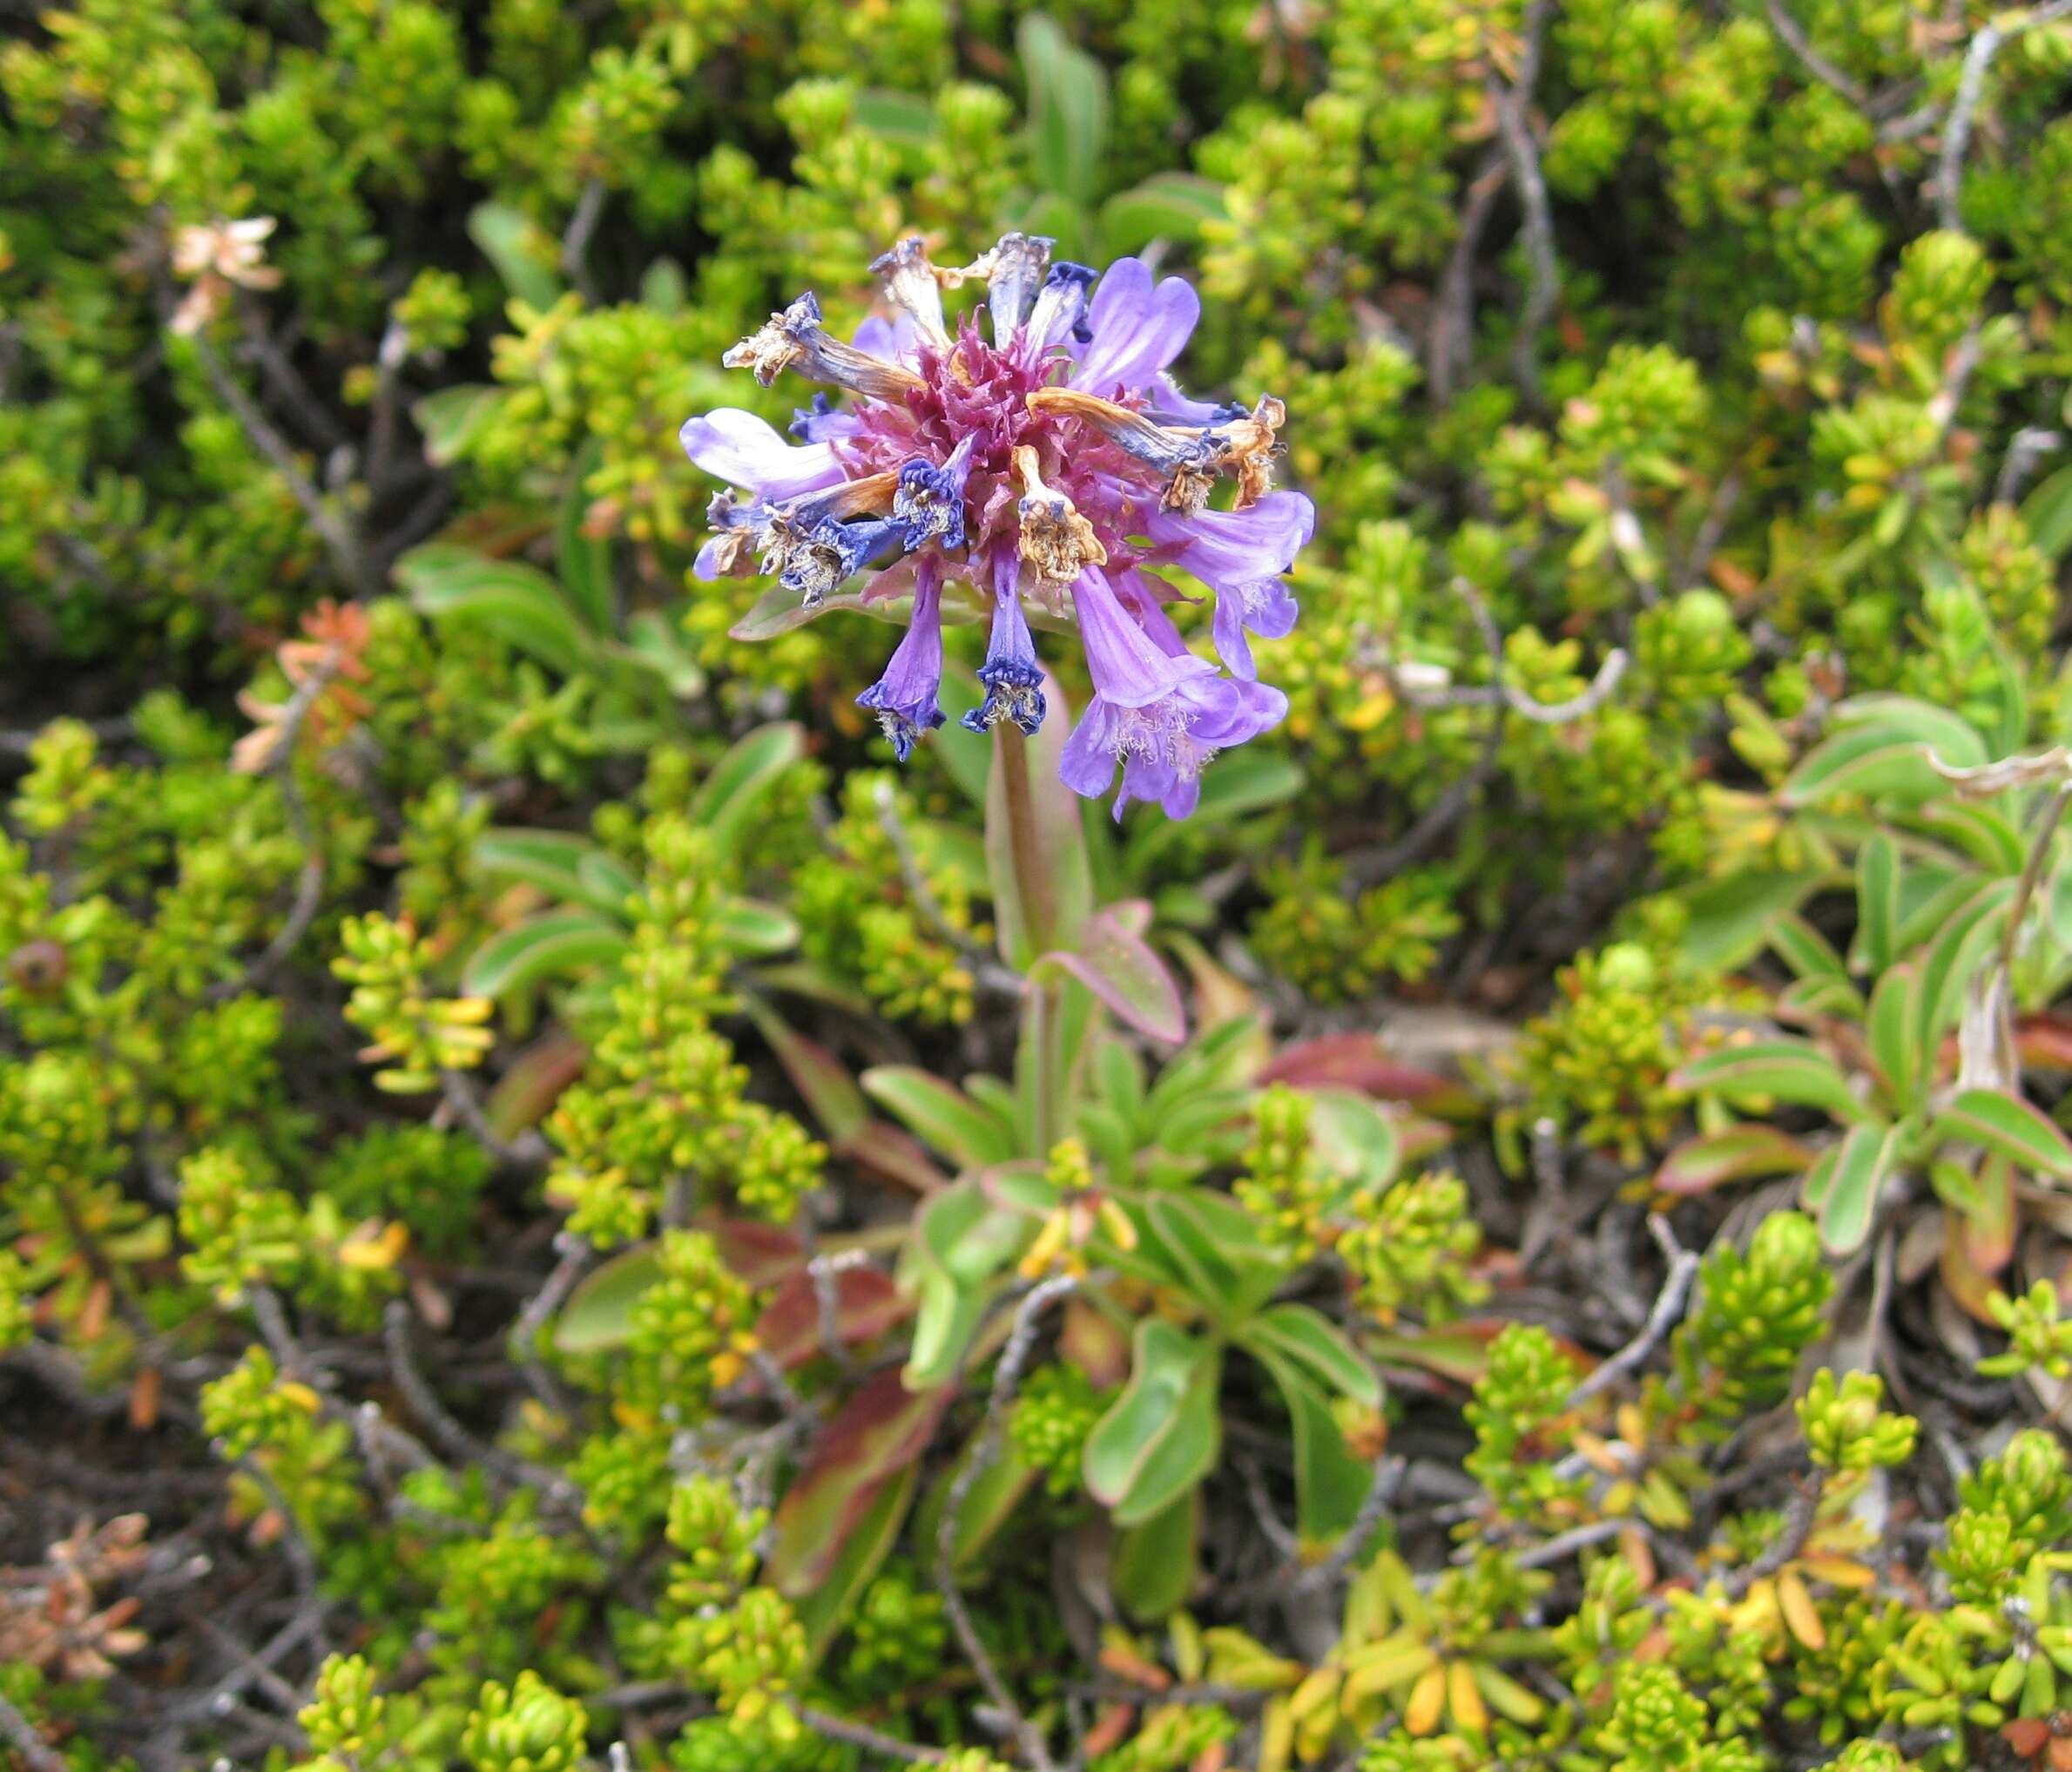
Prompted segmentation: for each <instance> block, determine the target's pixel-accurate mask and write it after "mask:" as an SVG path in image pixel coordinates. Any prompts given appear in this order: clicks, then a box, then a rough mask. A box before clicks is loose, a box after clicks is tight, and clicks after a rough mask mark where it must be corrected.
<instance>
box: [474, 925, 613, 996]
mask: <svg viewBox="0 0 2072 1772" xmlns="http://www.w3.org/2000/svg"><path fill="white" fill-rule="evenodd" d="M626 948H627V940H626V932H625V930H624V929H623V928H622V927H621V926H620V925H619V924H618V923H611V922H608V921H607V920H606V919H604V917H601V916H597V915H596V914H595V913H594V912H591V911H588V910H550V911H548V912H547V913H546V914H545V915H543V916H535V917H530V918H528V919H527V920H526V921H525V922H523V923H519V924H517V925H516V927H515V928H512V929H507V930H501V931H500V932H498V933H497V934H496V935H493V936H491V937H489V940H487V941H486V942H484V943H483V944H482V945H481V946H480V947H479V948H477V949H476V950H475V952H474V953H473V954H472V955H470V956H469V960H468V964H467V966H466V968H465V969H464V970H463V971H462V973H461V989H462V991H465V992H466V993H467V994H468V995H469V996H470V997H503V996H505V995H507V994H508V993H510V992H511V991H523V990H524V989H526V988H527V987H528V986H530V985H533V984H541V983H543V982H544V981H545V980H547V979H549V978H564V977H570V976H571V975H573V974H576V973H581V972H588V971H594V970H595V969H596V968H597V967H599V966H605V965H611V964H615V963H616V962H617V961H618V959H619V958H620V957H622V956H623V955H624V953H625V951H626Z"/></svg>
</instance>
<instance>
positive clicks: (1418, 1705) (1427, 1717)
mask: <svg viewBox="0 0 2072 1772" xmlns="http://www.w3.org/2000/svg"><path fill="white" fill-rule="evenodd" d="M1445 1714H1446V1669H1445V1667H1441V1666H1434V1667H1427V1668H1426V1669H1425V1671H1424V1673H1423V1674H1421V1676H1420V1677H1419V1679H1418V1682H1417V1684H1416V1685H1415V1686H1414V1687H1411V1688H1410V1702H1409V1703H1407V1705H1405V1706H1404V1707H1403V1727H1404V1728H1406V1729H1407V1730H1408V1731H1409V1732H1410V1733H1411V1734H1412V1735H1430V1734H1432V1733H1433V1732H1434V1730H1435V1729H1437V1728H1438V1727H1439V1720H1440V1718H1441V1716H1443V1715H1445Z"/></svg>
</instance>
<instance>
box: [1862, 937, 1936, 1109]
mask: <svg viewBox="0 0 2072 1772" xmlns="http://www.w3.org/2000/svg"><path fill="white" fill-rule="evenodd" d="M1919 989H1920V980H1919V978H1918V977H1916V976H1915V972H1914V969H1913V965H1912V964H1911V963H1910V964H1907V965H1903V966H1893V967H1892V968H1891V969H1890V970H1889V971H1886V973H1885V974H1884V975H1883V976H1882V977H1880V979H1879V980H1878V984H1877V988H1876V989H1875V990H1873V991H1872V992H1871V1008H1870V1015H1869V1020H1868V1028H1867V1031H1868V1032H1869V1034H1870V1037H1871V1056H1872V1057H1873V1058H1875V1059H1876V1060H1877V1061H1878V1068H1879V1070H1880V1072H1883V1073H1884V1077H1885V1081H1886V1087H1887V1088H1888V1089H1889V1090H1890V1092H1891V1096H1892V1105H1893V1109H1894V1110H1895V1111H1896V1112H1898V1113H1908V1112H1910V1111H1911V1110H1912V1108H1913V1100H1914V1094H1915V1092H1916V1091H1917V1090H1918V1089H1919V1088H1920V1084H1921V1079H1923V1078H1924V1077H1925V1076H1927V1074H1928V1073H1929V1072H1931V1071H1932V1070H1933V1069H1934V1059H1935V1054H1934V1052H1923V1051H1922V1050H1921V1047H1920V1042H1919V1041H1918V1040H1917V1038H1916V1037H1915V1027H1914V1004H1915V998H1916V995H1917V993H1918V991H1919Z"/></svg>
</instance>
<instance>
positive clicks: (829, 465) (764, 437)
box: [678, 406, 846, 503]
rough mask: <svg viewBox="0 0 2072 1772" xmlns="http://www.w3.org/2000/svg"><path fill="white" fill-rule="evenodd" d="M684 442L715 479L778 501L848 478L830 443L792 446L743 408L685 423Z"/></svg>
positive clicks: (680, 436) (727, 408) (681, 435)
mask: <svg viewBox="0 0 2072 1772" xmlns="http://www.w3.org/2000/svg"><path fill="white" fill-rule="evenodd" d="M678 441H679V442H680V443H682V444H683V446H684V453H685V455H687V456H689V457H691V460H692V463H694V464H695V465H696V466H698V467H700V468H702V469H704V470H705V472H706V473H708V474H710V475H712V477H713V478H714V479H716V480H725V481H726V482H727V483H728V484H732V485H735V486H745V487H747V488H749V489H750V490H753V491H754V492H756V493H757V494H758V495H759V496H760V497H765V498H767V499H769V500H771V501H772V502H773V503H781V502H782V501H783V500H785V499H786V498H797V497H801V496H803V495H804V494H806V493H808V492H818V491H820V490H822V489H823V488H824V487H828V486H834V485H837V484H840V482H841V481H842V480H843V479H844V478H845V477H846V474H845V471H844V470H843V468H842V464H841V463H840V460H839V459H837V457H836V456H835V453H834V450H831V449H829V448H828V447H827V443H825V442H821V441H818V440H815V441H813V442H810V443H806V444H804V445H800V444H796V443H786V441H785V440H784V439H783V437H781V436H779V435H778V433H777V430H776V429H775V427H773V425H772V424H771V423H769V422H768V421H767V420H766V419H762V418H758V417H757V416H755V414H754V413H753V412H743V411H741V410H740V409H739V408H738V407H732V406H722V407H720V408H719V409H718V410H717V411H713V412H707V413H704V414H702V415H700V416H699V417H697V418H689V419H685V421H684V428H683V429H682V430H681V431H679V432H678Z"/></svg>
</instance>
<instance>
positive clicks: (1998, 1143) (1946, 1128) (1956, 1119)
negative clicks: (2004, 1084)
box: [1934, 1089, 2072, 1181]
mask: <svg viewBox="0 0 2072 1772" xmlns="http://www.w3.org/2000/svg"><path fill="white" fill-rule="evenodd" d="M1934 1136H1935V1137H1936V1138H1938V1139H1940V1140H1943V1141H1944V1142H1946V1143H1955V1142H1960V1141H1961V1142H1963V1143H1966V1144H1974V1145H1983V1146H1986V1148H1987V1149H1988V1150H1989V1151H1995V1152H1997V1153H2000V1154H2001V1156H2003V1157H2006V1158H2007V1159H2008V1160H2009V1161H2010V1162H2013V1163H2015V1165H2016V1166H2018V1167H2020V1168H2021V1169H2023V1170H2025V1171H2027V1172H2028V1173H2030V1174H2032V1175H2046V1176H2048V1177H2049V1178H2050V1179H2051V1180H2054V1181H2064V1180H2072V1142H2068V1141H2067V1140H2066V1138H2065V1135H2064V1133H2062V1132H2060V1131H2059V1130H2058V1128H2057V1126H2056V1125H2055V1122H2053V1121H2052V1120H2051V1119H2050V1118H2049V1117H2048V1115H2046V1114H2045V1113H2042V1111H2041V1110H2039V1109H2037V1108H2035V1107H2032V1106H2029V1104H2028V1102H2027V1101H2024V1100H2022V1099H2021V1098H2020V1097H2019V1096H2014V1095H2008V1094H2007V1093H2005V1092H2002V1091H2001V1090H1998V1089H1967V1090H1965V1091H1964V1092H1962V1093H1961V1094H1960V1095H1959V1096H1957V1098H1956V1099H1954V1100H1953V1101H1952V1102H1951V1103H1950V1104H1949V1106H1947V1107H1946V1108H1944V1109H1943V1110H1942V1112H1941V1113H1939V1114H1938V1115H1936V1117H1935V1126H1934Z"/></svg>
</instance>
